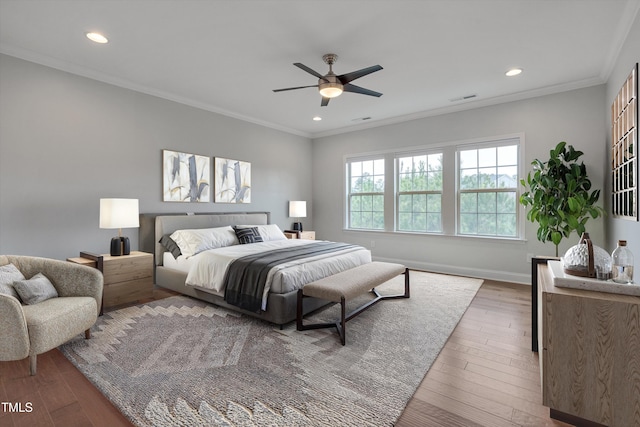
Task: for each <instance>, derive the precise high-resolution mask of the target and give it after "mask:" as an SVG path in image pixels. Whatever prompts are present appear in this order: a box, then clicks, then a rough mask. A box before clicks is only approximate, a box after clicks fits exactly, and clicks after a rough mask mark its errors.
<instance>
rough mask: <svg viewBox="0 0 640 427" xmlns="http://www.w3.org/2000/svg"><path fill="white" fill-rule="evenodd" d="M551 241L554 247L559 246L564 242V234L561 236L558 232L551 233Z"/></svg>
mask: <svg viewBox="0 0 640 427" xmlns="http://www.w3.org/2000/svg"><path fill="white" fill-rule="evenodd" d="M551 241H552V242H553V244H554V245H556V246H558V245H559V244H560V242H561V241H562V234H560V233H559V232H557V231H554V232H553V233H551Z"/></svg>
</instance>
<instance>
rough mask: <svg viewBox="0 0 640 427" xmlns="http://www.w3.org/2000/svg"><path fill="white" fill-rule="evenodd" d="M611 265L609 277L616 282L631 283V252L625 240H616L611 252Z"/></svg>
mask: <svg viewBox="0 0 640 427" xmlns="http://www.w3.org/2000/svg"><path fill="white" fill-rule="evenodd" d="M611 258H613V262H612V264H613V266H612V269H611V279H612V280H613V281H614V282H616V283H633V254H632V253H631V251H630V250H629V248H627V241H626V240H618V247H617V248H615V250H614V251H613V253H612V254H611Z"/></svg>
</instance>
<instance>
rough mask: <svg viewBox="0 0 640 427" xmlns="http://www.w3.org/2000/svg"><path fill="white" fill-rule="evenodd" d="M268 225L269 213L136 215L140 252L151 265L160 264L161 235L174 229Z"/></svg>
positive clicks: (161, 252)
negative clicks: (152, 258) (149, 256)
mask: <svg viewBox="0 0 640 427" xmlns="http://www.w3.org/2000/svg"><path fill="white" fill-rule="evenodd" d="M270 222H271V215H270V213H269V212H215V213H197V214H190V215H188V214H171V213H169V214H163V213H160V214H148V213H145V214H140V229H139V236H138V237H139V246H140V250H141V251H144V252H150V253H152V254H154V256H155V265H162V254H163V253H164V251H165V250H164V248H163V247H162V245H161V244H160V243H159V241H160V239H161V238H162V236H164V235H165V234H171V233H173V232H174V231H176V230H185V229H193V228H214V227H224V226H226V225H264V224H269V223H270Z"/></svg>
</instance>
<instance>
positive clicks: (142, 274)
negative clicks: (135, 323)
mask: <svg viewBox="0 0 640 427" xmlns="http://www.w3.org/2000/svg"><path fill="white" fill-rule="evenodd" d="M80 255H81V256H80V257H78V258H68V259H67V261H71V262H75V263H77V264H84V265H88V266H90V267H95V268H100V264H101V266H102V274H103V275H104V289H103V295H102V306H103V307H112V306H114V305H120V304H125V303H131V302H135V301H137V300H139V299H142V298H150V297H151V296H152V295H153V255H152V254H149V253H146V252H140V251H131V254H130V255H122V256H111V255H109V254H102V255H94V254H87V253H83V252H81V253H80Z"/></svg>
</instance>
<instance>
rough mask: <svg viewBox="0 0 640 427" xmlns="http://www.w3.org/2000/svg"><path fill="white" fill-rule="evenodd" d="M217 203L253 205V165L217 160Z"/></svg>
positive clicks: (215, 180) (223, 159)
mask: <svg viewBox="0 0 640 427" xmlns="http://www.w3.org/2000/svg"><path fill="white" fill-rule="evenodd" d="M214 172H215V178H214V190H215V200H214V201H215V202H216V203H251V163H249V162H243V161H241V160H232V159H225V158H223V157H216V158H215V170H214Z"/></svg>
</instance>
